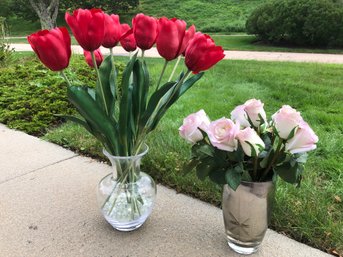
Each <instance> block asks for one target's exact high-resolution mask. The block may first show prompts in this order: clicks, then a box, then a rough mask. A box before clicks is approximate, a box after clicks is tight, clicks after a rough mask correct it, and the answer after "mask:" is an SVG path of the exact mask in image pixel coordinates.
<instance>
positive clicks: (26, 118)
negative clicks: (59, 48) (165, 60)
mask: <svg viewBox="0 0 343 257" xmlns="http://www.w3.org/2000/svg"><path fill="white" fill-rule="evenodd" d="M21 62H22V63H20V64H16V65H10V66H8V67H5V68H2V69H0V85H1V90H0V123H4V124H7V125H8V126H9V127H10V128H15V129H19V130H22V131H25V132H27V133H29V134H32V135H37V136H40V135H43V134H44V133H45V132H46V130H47V129H48V128H49V127H51V126H53V125H57V124H59V123H61V122H62V121H63V120H62V118H60V117H58V116H55V115H54V114H73V113H74V112H75V111H74V108H73V107H72V105H71V104H69V102H68V99H67V90H66V87H67V84H66V83H65V82H64V80H63V79H62V78H61V77H60V76H59V74H57V73H54V72H51V71H49V70H48V69H47V68H45V67H44V66H43V65H42V64H41V63H40V62H39V61H38V60H37V59H36V58H35V59H33V58H32V57H29V58H26V59H25V60H24V61H21ZM123 67H124V65H123V64H122V63H118V64H117V68H118V70H119V74H121V73H122V71H123ZM66 74H67V76H68V77H69V78H70V79H71V81H72V84H74V85H86V84H89V81H91V82H92V83H93V82H94V81H95V79H96V76H95V73H94V72H92V71H91V70H90V68H89V67H88V66H87V64H86V63H85V61H84V60H83V56H75V57H73V58H72V61H71V64H70V68H68V69H67V70H66Z"/></svg>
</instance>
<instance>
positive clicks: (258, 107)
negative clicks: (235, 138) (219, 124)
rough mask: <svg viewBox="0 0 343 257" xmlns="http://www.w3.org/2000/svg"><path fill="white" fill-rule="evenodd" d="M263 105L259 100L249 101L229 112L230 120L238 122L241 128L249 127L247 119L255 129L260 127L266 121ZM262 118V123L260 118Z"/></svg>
mask: <svg viewBox="0 0 343 257" xmlns="http://www.w3.org/2000/svg"><path fill="white" fill-rule="evenodd" d="M263 106H264V104H263V103H262V102H261V101H260V100H256V99H250V100H248V101H246V102H245V103H244V104H242V105H238V106H237V107H236V108H235V109H234V110H233V111H232V112H231V119H232V120H233V121H239V123H240V124H241V126H242V127H244V128H246V127H250V123H249V120H248V117H249V118H250V120H251V122H252V123H253V125H254V126H255V127H258V126H260V125H261V124H262V123H264V122H266V121H267V115H266V112H265V111H264V109H263ZM260 116H261V117H262V119H263V120H262V121H261V118H260Z"/></svg>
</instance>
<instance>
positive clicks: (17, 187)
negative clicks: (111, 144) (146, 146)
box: [0, 124, 330, 257]
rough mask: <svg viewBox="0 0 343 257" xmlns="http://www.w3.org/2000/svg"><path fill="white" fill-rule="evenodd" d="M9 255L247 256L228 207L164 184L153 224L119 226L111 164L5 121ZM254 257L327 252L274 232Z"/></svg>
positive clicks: (318, 256)
mask: <svg viewBox="0 0 343 257" xmlns="http://www.w3.org/2000/svg"><path fill="white" fill-rule="evenodd" d="M0 146H1V147H0V195H1V197H0V220H1V222H0V256H1V257H11V256H15V257H30V256H34V257H40V256H42V257H43V256H44V257H54V256H56V257H62V256H68V257H77V256H82V257H88V256H92V257H96V256H97V257H110V256H113V257H127V256H130V257H133V256H142V257H154V256H163V257H169V256H170V257H171V256H173V257H174V256H175V257H178V256H180V257H181V256H187V257H192V256H194V257H201V256H204V257H208V256H222V257H223V256H228V257H235V256H240V255H238V254H235V253H234V252H232V251H231V250H230V249H229V247H228V246H227V244H226V240H225V235H224V225H223V220H222V213H221V210H220V209H218V208H216V207H214V206H211V205H209V204H207V203H204V202H201V201H199V200H196V199H193V198H191V197H188V196H185V195H182V194H177V193H176V192H175V191H174V190H170V189H168V188H166V187H163V186H158V189H157V190H158V192H157V201H156V205H155V207H154V210H153V213H152V215H151V216H150V218H149V219H148V220H147V222H146V223H145V224H144V225H143V226H142V227H141V228H140V229H139V230H137V231H134V232H128V233H124V232H117V231H115V230H114V229H112V227H111V226H110V225H109V224H107V223H106V221H105V220H104V219H103V217H102V216H101V214H100V212H99V211H98V207H97V204H96V192H95V188H96V185H97V183H98V181H99V180H100V178H102V177H103V176H105V175H106V174H107V173H109V172H110V167H109V166H108V165H105V164H102V163H99V162H97V161H95V160H92V159H90V158H85V157H81V156H78V155H76V154H75V153H73V152H71V151H68V150H65V149H63V148H61V147H59V146H56V145H54V144H51V143H47V142H45V141H42V140H40V139H38V138H35V137H32V136H29V135H27V134H24V133H22V132H18V131H14V130H10V129H8V128H6V127H5V126H3V125H1V124H0ZM252 256H261V257H262V256H263V257H274V256H275V257H298V256H299V257H325V256H330V255H328V254H326V253H324V252H321V251H319V250H316V249H313V248H311V247H308V246H306V245H304V244H300V243H298V242H296V241H294V240H291V239H289V238H287V237H285V236H282V235H280V234H278V233H276V232H274V231H272V230H268V232H267V235H266V237H265V240H264V242H263V246H262V249H261V251H260V252H259V253H257V254H255V255H252Z"/></svg>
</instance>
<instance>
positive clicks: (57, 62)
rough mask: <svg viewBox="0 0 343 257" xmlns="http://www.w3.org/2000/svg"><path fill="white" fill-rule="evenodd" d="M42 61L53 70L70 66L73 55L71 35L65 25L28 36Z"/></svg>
mask: <svg viewBox="0 0 343 257" xmlns="http://www.w3.org/2000/svg"><path fill="white" fill-rule="evenodd" d="M27 40H28V41H29V43H30V45H31V47H32V49H33V51H34V52H35V53H36V54H37V56H38V58H39V59H40V60H41V62H42V63H43V64H44V65H45V66H46V67H48V68H49V69H50V70H52V71H61V70H63V69H65V68H67V67H68V65H69V60H70V56H71V45H70V36H69V33H68V30H67V29H66V28H64V27H61V28H55V29H52V30H41V31H38V32H36V33H33V34H31V35H30V36H28V37H27Z"/></svg>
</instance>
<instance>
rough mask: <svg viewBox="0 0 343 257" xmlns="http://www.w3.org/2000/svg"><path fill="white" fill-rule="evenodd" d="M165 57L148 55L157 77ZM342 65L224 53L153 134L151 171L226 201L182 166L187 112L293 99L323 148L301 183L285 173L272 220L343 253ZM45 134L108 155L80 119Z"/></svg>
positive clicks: (272, 107) (216, 114)
mask: <svg viewBox="0 0 343 257" xmlns="http://www.w3.org/2000/svg"><path fill="white" fill-rule="evenodd" d="M118 59H120V60H122V59H123V58H118ZM124 60H125V59H124ZM161 65H162V60H159V59H149V66H150V71H151V77H152V82H153V83H154V82H156V80H157V77H158V74H159V72H160V70H161ZM342 68H343V66H341V65H329V64H301V63H276V62H256V61H222V62H221V63H219V64H218V65H217V66H216V67H215V68H214V69H212V70H209V71H207V72H206V74H205V76H204V78H203V79H202V80H200V81H199V82H198V83H197V84H196V85H195V86H194V87H193V88H192V89H191V91H190V92H188V93H187V94H186V95H185V96H184V97H182V98H181V99H180V101H179V102H178V103H177V104H176V105H174V106H173V107H172V108H171V110H170V111H169V112H168V113H167V114H166V116H165V117H164V118H163V119H162V122H161V123H160V124H159V126H158V128H157V130H156V131H154V132H153V133H152V134H151V136H150V137H149V138H148V144H149V145H150V152H149V154H148V156H147V158H146V159H145V160H144V169H145V171H147V172H148V173H150V174H151V175H152V176H153V177H154V178H155V179H156V180H157V181H159V182H161V183H163V184H165V185H167V186H170V187H173V188H175V189H176V190H177V191H181V192H184V193H186V194H191V195H193V196H196V197H198V198H200V199H202V200H205V201H208V202H211V203H213V204H215V205H219V204H220V194H221V190H220V189H219V188H217V187H216V186H215V185H213V184H211V183H210V182H209V181H205V182H200V181H198V180H197V179H196V178H195V176H194V175H190V176H184V175H183V173H182V171H181V170H182V166H183V164H184V162H185V161H186V160H187V159H188V157H189V154H190V145H188V144H187V143H185V142H184V140H182V139H181V138H180V137H179V136H178V127H179V126H180V125H181V123H182V119H183V118H184V117H185V116H187V115H188V114H190V113H192V112H195V111H198V110H199V109H201V108H203V109H205V111H206V112H207V113H208V115H209V116H210V117H211V119H212V120H214V119H217V118H220V117H222V116H226V117H229V115H230V112H231V110H232V109H233V108H234V106H236V105H238V104H241V103H243V102H245V101H246V100H247V99H249V98H257V99H261V100H262V101H263V102H264V103H265V109H266V112H267V114H268V116H269V117H270V115H272V114H273V113H274V112H275V111H277V109H278V108H280V107H281V106H282V105H283V104H289V105H291V106H293V107H294V108H296V109H298V110H299V111H301V112H302V115H303V117H304V118H305V120H306V121H308V123H309V124H310V125H311V127H312V128H313V129H314V131H315V132H316V133H317V135H318V136H319V139H320V141H319V143H318V149H317V150H316V151H314V152H311V153H310V156H309V160H308V163H307V165H306V172H305V178H304V180H303V183H302V186H301V187H300V188H295V187H294V186H292V185H288V184H286V183H284V182H282V181H281V180H279V183H278V190H277V203H276V205H275V208H274V212H273V219H272V224H271V227H272V228H274V229H276V230H277V231H279V232H282V233H285V234H287V235H289V236H291V237H293V238H294V239H296V240H299V241H301V242H304V243H307V244H309V245H311V246H314V247H317V248H319V249H322V250H327V251H329V249H336V251H337V252H340V253H341V254H342V253H343V237H342V230H343V203H342V202H339V200H337V199H339V198H340V199H342V200H343V157H342V152H343V142H342V140H340V139H341V138H342V135H343V116H342V113H341V110H343V86H342V83H341V81H342V80H343V75H342V74H343V73H342ZM169 69H171V67H169ZM44 139H46V140H49V141H52V142H55V143H58V144H61V145H63V146H65V147H69V148H72V149H78V150H79V151H80V152H81V153H84V154H90V155H92V156H101V153H100V147H99V145H98V144H97V143H96V142H95V140H94V139H92V138H91V137H90V136H89V135H87V133H86V132H84V131H83V130H82V129H81V128H79V127H77V126H76V125H74V124H70V123H67V124H65V125H62V126H61V127H59V128H57V129H53V130H51V131H50V132H49V133H48V134H47V135H46V136H45V137H44Z"/></svg>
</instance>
